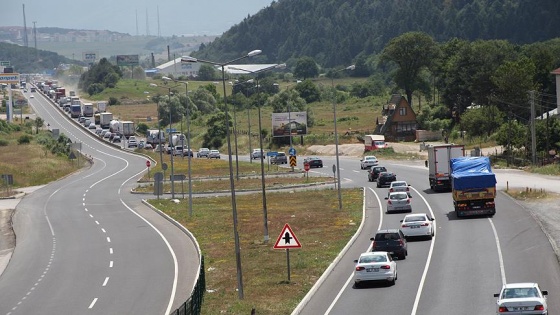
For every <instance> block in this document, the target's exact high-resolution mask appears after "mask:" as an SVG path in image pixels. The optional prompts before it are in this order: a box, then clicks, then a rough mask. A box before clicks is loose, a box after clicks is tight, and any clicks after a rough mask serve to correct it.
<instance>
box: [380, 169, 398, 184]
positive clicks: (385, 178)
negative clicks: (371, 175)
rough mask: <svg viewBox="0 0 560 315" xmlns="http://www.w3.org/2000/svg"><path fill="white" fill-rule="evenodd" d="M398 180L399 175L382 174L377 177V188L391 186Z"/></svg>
mask: <svg viewBox="0 0 560 315" xmlns="http://www.w3.org/2000/svg"><path fill="white" fill-rule="evenodd" d="M396 180H397V175H395V173H391V172H381V173H379V175H378V176H377V187H378V188H379V187H383V186H389V185H391V182H394V181H396Z"/></svg>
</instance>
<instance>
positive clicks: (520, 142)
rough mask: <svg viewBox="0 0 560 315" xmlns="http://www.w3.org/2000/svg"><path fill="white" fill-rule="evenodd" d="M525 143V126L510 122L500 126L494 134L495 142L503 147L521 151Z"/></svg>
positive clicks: (514, 121)
mask: <svg viewBox="0 0 560 315" xmlns="http://www.w3.org/2000/svg"><path fill="white" fill-rule="evenodd" d="M526 141H527V126H525V125H523V124H520V123H519V122H518V121H517V120H512V121H510V122H508V123H505V124H503V125H501V126H500V129H498V132H497V134H496V142H497V143H498V144H499V145H501V146H505V147H513V148H516V149H521V148H522V147H524V146H525V144H526Z"/></svg>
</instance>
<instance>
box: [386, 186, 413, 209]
mask: <svg viewBox="0 0 560 315" xmlns="http://www.w3.org/2000/svg"><path fill="white" fill-rule="evenodd" d="M411 199H412V198H410V196H409V195H408V193H407V192H405V191H397V192H391V193H389V196H387V197H385V200H387V213H391V212H397V211H399V212H400V211H403V212H412V206H411V205H410V203H411Z"/></svg>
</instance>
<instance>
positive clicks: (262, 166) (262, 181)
mask: <svg viewBox="0 0 560 315" xmlns="http://www.w3.org/2000/svg"><path fill="white" fill-rule="evenodd" d="M283 68H286V64H285V63H283V64H277V65H273V66H269V67H266V68H262V69H259V70H257V71H250V70H246V69H240V68H235V67H230V69H235V70H240V71H245V72H247V73H251V74H255V75H256V76H255V80H256V83H257V98H258V95H259V77H258V75H257V74H259V73H261V72H264V71H268V70H273V69H283ZM251 81H252V80H248V81H247V82H251ZM257 108H258V112H259V145H260V150H261V154H260V158H261V187H262V195H263V198H262V201H263V217H264V243H268V241H269V240H270V237H269V235H268V209H267V207H266V184H265V181H264V154H263V153H264V150H263V143H262V132H261V131H262V125H261V106H260V104H257ZM251 158H252V157H251Z"/></svg>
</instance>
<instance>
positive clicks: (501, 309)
mask: <svg viewBox="0 0 560 315" xmlns="http://www.w3.org/2000/svg"><path fill="white" fill-rule="evenodd" d="M498 312H500V313H503V312H508V309H507V307H505V306H500V307H498Z"/></svg>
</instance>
